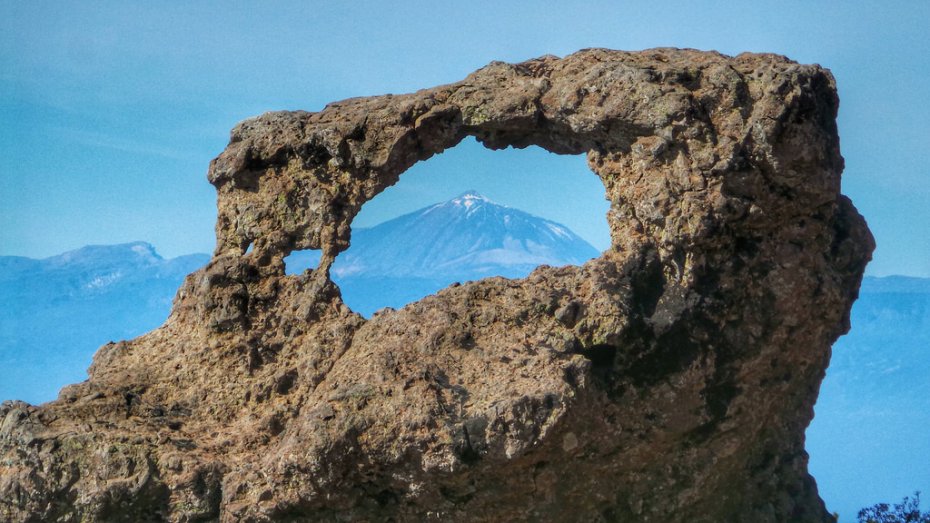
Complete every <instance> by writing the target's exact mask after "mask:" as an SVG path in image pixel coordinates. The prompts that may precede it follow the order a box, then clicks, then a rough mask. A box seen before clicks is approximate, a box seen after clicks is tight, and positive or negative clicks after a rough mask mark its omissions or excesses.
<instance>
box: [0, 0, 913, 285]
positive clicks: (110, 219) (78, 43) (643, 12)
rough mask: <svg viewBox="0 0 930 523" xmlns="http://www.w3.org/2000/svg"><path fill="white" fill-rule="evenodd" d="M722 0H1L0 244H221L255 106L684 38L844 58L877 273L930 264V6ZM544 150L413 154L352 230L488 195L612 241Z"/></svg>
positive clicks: (52, 248)
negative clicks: (218, 185)
mask: <svg viewBox="0 0 930 523" xmlns="http://www.w3.org/2000/svg"><path fill="white" fill-rule="evenodd" d="M725 4H727V3H725V2H719V1H689V2H662V1H656V0H651V1H641V2H622V1H610V2H608V1H585V2H571V1H558V2H555V1H553V2H525V1H514V2H436V1H434V0H433V1H413V2H402V3H401V2H367V1H352V2H326V3H323V2H276V1H268V2H260V3H257V2H252V3H245V2H241V3H238V5H237V4H236V3H232V4H230V3H227V2H223V3H210V2H197V3H192V2H125V1H119V2H96V1H95V2H70V3H66V2H43V1H36V0H31V1H28V2H18V1H12V0H0V155H2V158H3V159H2V162H0V254H15V255H26V256H32V257H43V256H49V255H52V254H56V253H60V252H63V251H65V250H68V249H72V248H76V247H79V246H82V245H85V244H89V243H118V242H124V241H132V240H145V241H149V242H151V243H153V244H154V245H155V246H156V247H157V248H158V249H159V251H160V252H161V253H163V254H164V255H166V256H175V255H179V254H184V253H189V252H208V251H210V250H212V247H213V220H214V217H215V210H214V206H215V195H214V192H213V188H212V187H211V186H210V185H209V184H208V183H207V182H206V180H205V173H206V169H207V165H208V162H209V161H210V159H211V158H213V157H214V156H216V155H217V154H218V153H219V152H220V151H222V149H223V148H224V146H225V145H226V141H227V139H228V132H229V129H230V128H231V127H232V126H233V125H234V124H235V123H236V122H238V121H240V120H242V119H244V118H247V117H249V116H253V115H256V114H259V113H262V112H264V111H268V110H278V109H305V110H318V109H320V108H322V107H323V106H324V105H325V104H326V103H327V102H330V101H334V100H337V99H342V98H347V97H350V96H361V95H376V94H382V93H389V92H390V93H402V92H409V91H412V90H416V89H419V88H423V87H430V86H434V85H438V84H442V83H447V82H453V81H456V80H459V79H461V78H463V77H464V76H465V75H466V74H468V73H469V72H471V71H473V70H474V69H477V68H479V67H481V66H483V65H485V64H487V63H488V62H490V61H492V60H505V61H519V60H524V59H527V58H532V57H536V56H539V55H543V54H547V53H551V54H556V55H565V54H568V53H571V52H573V51H575V50H578V49H580V48H584V47H610V48H617V49H631V50H632V49H642V48H648V47H656V46H676V47H694V48H700V49H716V50H719V51H721V52H724V53H727V54H736V53H739V52H742V51H767V52H776V53H782V54H786V55H788V56H789V57H791V58H793V59H796V60H798V61H800V62H806V63H813V62H816V63H820V64H822V65H824V66H827V67H829V68H831V69H832V70H833V72H834V74H835V75H836V77H837V80H838V82H839V89H840V96H841V99H842V103H841V109H840V111H841V112H840V132H841V136H842V147H843V154H844V156H845V157H846V160H847V168H846V174H845V179H844V191H845V192H846V193H847V194H848V195H850V196H851V197H852V198H853V201H854V202H855V203H856V205H857V206H858V207H859V209H860V210H861V211H862V212H863V214H864V215H865V216H866V218H867V219H868V221H869V224H870V226H871V227H872V230H873V231H874V233H875V235H876V237H877V240H878V245H879V248H878V251H877V252H876V257H875V261H874V262H873V263H872V265H871V266H870V268H869V271H870V273H872V274H875V275H884V274H891V273H899V274H911V275H922V276H930V235H928V233H927V230H928V226H930V182H928V180H927V176H928V174H930V167H928V166H927V162H926V161H925V159H924V158H923V156H924V154H926V152H927V148H928V147H927V146H928V145H930V143H928V142H930V102H928V93H930V75H928V74H927V73H928V71H930V37H928V36H926V27H927V26H928V24H930V2H923V1H918V0H914V1H910V2H900V1H899V2H894V1H890V2H889V1H883V2H877V1H868V2H866V1H861V2H855V1H845V2H816V1H811V0H804V1H780V2H740V3H739V6H738V7H734V6H732V5H725ZM734 4H735V3H734ZM549 156H551V155H548V153H545V152H543V151H539V150H536V151H533V150H526V151H511V152H508V153H505V154H504V155H503V156H495V153H492V152H490V151H485V150H483V149H482V148H481V147H478V146H475V145H474V144H465V145H464V146H463V147H459V148H456V149H455V150H453V151H450V152H447V153H446V154H444V155H442V156H440V157H438V158H436V159H435V160H432V161H431V162H428V163H425V164H423V165H422V166H417V169H419V170H429V169H431V170H432V172H434V173H435V174H433V175H426V174H422V175H421V174H418V175H416V176H414V174H413V173H410V176H407V177H405V178H404V179H402V182H401V185H399V186H398V187H397V189H396V190H392V193H386V194H385V195H384V196H385V198H384V201H383V202H382V201H380V200H375V201H374V202H372V203H371V204H369V205H370V206H371V207H372V208H371V209H370V210H369V209H368V208H366V209H365V211H364V212H365V215H363V216H361V217H360V220H361V221H360V222H359V224H360V225H365V224H368V225H370V224H373V223H374V222H377V221H379V220H382V219H385V218H388V217H390V216H391V215H393V214H399V213H400V212H403V211H406V210H411V208H415V207H417V206H423V205H426V204H428V203H431V202H433V201H438V200H441V199H444V198H448V197H452V196H454V195H455V194H458V193H460V192H462V191H464V190H466V189H470V188H475V189H477V190H479V191H481V192H484V193H486V194H487V196H489V197H491V198H492V199H495V200H497V201H500V202H501V203H505V204H508V205H513V206H516V207H521V208H524V209H526V210H528V211H530V212H534V213H536V214H542V215H544V216H546V217H548V218H551V219H555V220H556V221H560V222H562V223H565V224H566V225H569V226H570V227H572V228H573V229H575V230H576V231H577V232H578V233H579V234H581V235H582V236H585V237H586V238H588V239H589V240H590V241H591V242H592V243H594V244H595V245H596V246H598V247H603V246H604V244H605V243H606V236H605V232H604V229H603V227H604V226H603V222H602V216H603V209H604V208H605V207H603V206H602V207H597V206H592V205H590V204H589V203H588V202H590V201H591V198H590V197H589V196H587V195H588V194H596V195H598V196H597V198H599V197H600V196H599V195H600V194H601V193H600V191H601V190H600V188H599V186H598V185H597V180H596V178H594V177H593V175H591V176H587V177H586V173H585V172H584V163H583V160H582V159H580V158H558V159H556V161H548V160H547V158H548V157H549ZM444 157H446V158H444ZM471 166H474V167H473V168H472V167H471ZM489 166H494V168H495V169H504V168H508V169H511V170H513V171H519V172H516V173H510V174H507V175H506V176H504V175H497V174H495V173H493V172H490V171H489V170H488V169H490V167H489ZM456 169H457V170H456ZM481 169H485V174H484V175H475V176H473V177H472V176H471V175H468V173H469V172H471V171H478V170H481ZM562 170H572V171H573V172H575V173H576V174H572V177H573V178H572V180H580V181H579V182H578V191H580V192H578V194H577V195H574V196H572V197H568V198H567V197H565V195H566V194H567V193H568V191H567V189H566V187H571V188H573V189H574V188H575V182H574V181H572V182H570V183H568V182H561V181H559V178H558V175H559V172H560V171H562ZM424 172H425V171H424ZM462 173H465V174H466V175H468V176H465V177H463V175H462ZM514 176H524V177H525V179H526V180H529V181H530V182H531V183H530V184H529V185H526V184H523V183H522V181H521V182H520V184H521V185H522V186H523V187H529V190H516V189H515V187H517V186H518V184H515V183H514ZM466 178H467V179H466ZM553 180H555V181H554V182H553ZM592 180H593V181H592ZM534 181H535V183H533V182H534ZM391 194H393V196H392V195H391ZM412 194H420V195H422V197H423V199H422V200H420V201H412V200H411V199H410V198H408V197H409V196H410V195H412ZM572 194H574V193H572ZM404 202H407V203H406V205H407V206H408V207H407V208H404V205H405V203H404ZM547 211H548V212H547ZM582 216H584V218H582ZM592 216H593V218H591V217H592Z"/></svg>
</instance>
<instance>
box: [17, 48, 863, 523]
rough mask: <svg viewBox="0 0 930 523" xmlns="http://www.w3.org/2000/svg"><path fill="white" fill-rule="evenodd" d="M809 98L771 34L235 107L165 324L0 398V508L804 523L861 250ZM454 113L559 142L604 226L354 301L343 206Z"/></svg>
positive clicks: (448, 136) (814, 75)
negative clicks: (814, 450)
mask: <svg viewBox="0 0 930 523" xmlns="http://www.w3.org/2000/svg"><path fill="white" fill-rule="evenodd" d="M837 105H838V102H837V96H836V92H835V85H834V81H833V78H832V76H831V75H830V74H829V72H828V71H826V70H824V69H822V68H820V67H819V66H807V65H799V64H796V63H794V62H791V61H789V60H787V59H785V58H783V57H780V56H774V55H750V54H745V55H740V56H737V57H735V58H733V57H727V56H723V55H719V54H716V53H705V52H698V51H692V50H674V49H656V50H650V51H643V52H638V53H627V52H617V51H607V50H599V49H592V50H585V51H581V52H578V53H576V54H573V55H571V56H568V57H566V58H563V59H559V58H556V57H551V56H546V57H542V58H539V59H536V60H530V61H528V62H524V63H519V64H505V63H492V64H490V65H489V66H487V67H485V68H483V69H481V70H479V71H477V72H475V73H473V74H472V75H470V76H469V77H468V78H466V79H465V80H463V81H461V82H458V83H455V84H451V85H446V86H441V87H437V88H433V89H428V90H424V91H419V92H417V93H414V94H408V95H401V96H391V95H387V96H379V97H372V98H357V99H351V100H345V101H342V102H338V103H334V104H332V105H329V106H327V107H326V108H325V109H324V110H322V111H320V112H318V113H305V112H287V113H285V112H281V113H269V114H265V115H263V116H261V117H258V118H255V119H251V120H248V121H245V122H243V123H241V124H239V125H238V126H237V127H236V128H235V129H234V130H233V132H232V137H231V140H230V143H229V146H228V147H227V149H226V150H225V151H224V152H223V153H222V154H221V155H220V156H219V157H218V158H216V159H215V160H214V161H213V162H212V164H211V165H210V171H209V180H210V181H211V182H212V183H213V184H214V185H215V186H216V189H217V192H218V195H219V197H218V206H219V214H218V220H217V226H216V233H217V247H216V251H215V253H214V255H213V259H212V260H211V262H210V263H209V264H208V265H207V266H206V267H205V268H204V269H202V270H200V271H198V272H196V273H194V274H191V275H190V276H189V277H188V278H187V280H186V281H185V283H184V285H183V286H182V288H181V289H180V291H179V292H178V295H177V298H176V300H175V304H174V309H173V312H172V314H171V316H170V318H169V319H168V321H167V323H166V324H165V325H164V326H163V327H161V328H159V329H157V330H155V331H153V332H151V333H149V334H146V335H144V336H142V337H140V338H137V339H135V340H132V341H127V342H120V343H115V344H109V345H106V346H104V347H103V348H101V349H100V351H99V352H98V353H97V355H96V357H95V359H94V363H93V365H92V367H91V368H90V379H89V380H87V381H86V382H84V383H81V384H77V385H72V386H69V387H67V388H65V389H64V390H63V391H62V392H61V394H60V397H59V399H58V400H57V401H55V402H52V403H49V404H46V405H42V406H38V407H34V406H30V405H26V404H24V403H6V404H4V405H3V407H2V410H0V419H2V420H3V421H2V426H0V500H2V502H0V519H3V520H11V521H146V520H169V521H207V520H221V521H303V520H306V521H422V520H436V521H662V522H675V521H682V522H683V521H688V522H718V521H754V522H764V521H788V520H790V521H830V520H831V517H830V516H829V515H828V513H827V512H826V510H825V509H824V506H823V503H822V502H821V500H820V498H819V497H818V495H817V489H816V485H815V483H814V481H813V479H812V478H811V477H810V476H809V475H808V473H807V467H806V463H807V456H806V454H805V452H804V428H805V427H806V426H807V424H808V423H809V422H810V420H811V417H812V415H813V412H812V405H813V403H814V401H815V399H816V396H817V390H818V387H819V384H820V381H821V379H822V377H823V375H824V369H825V368H826V366H827V363H828V361H829V358H830V346H831V344H832V343H833V341H834V340H835V339H836V338H837V337H838V336H839V335H840V334H842V333H843V332H845V330H846V329H847V328H848V314H849V309H850V305H851V303H852V301H853V300H854V299H855V297H856V293H857V288H858V285H859V282H860V278H861V275H862V271H863V268H864V266H865V263H866V262H867V260H868V259H869V256H870V252H871V249H872V247H873V242H872V239H871V236H870V234H869V232H868V229H867V228H866V226H865V222H864V221H863V219H862V218H861V217H860V216H859V214H858V213H857V212H856V210H855V208H854V207H853V206H852V204H851V203H850V202H849V200H847V199H846V198H845V197H843V196H841V195H840V194H839V190H840V173H841V171H842V168H843V159H842V157H841V156H840V152H839V142H838V138H837V133H836V125H835V117H836V111H837ZM466 136H474V137H476V138H477V139H478V140H479V141H481V142H482V143H483V144H485V145H486V146H487V147H490V148H492V149H497V148H503V147H507V146H513V147H526V146H529V145H537V146H540V147H543V148H545V149H547V150H549V151H552V152H555V153H568V154H578V153H587V155H588V164H589V165H590V167H591V169H592V170H593V171H594V172H595V173H596V174H597V175H598V176H599V177H600V178H601V180H602V181H603V182H604V186H605V189H606V195H607V198H608V199H609V200H610V202H611V210H610V212H609V214H608V216H607V220H608V222H609V225H610V229H611V234H612V243H613V244H612V247H611V248H610V249H609V250H608V251H607V252H604V253H603V255H602V256H601V257H600V258H598V259H595V260H592V261H591V262H588V263H586V264H585V265H584V266H581V267H577V266H569V267H562V268H552V267H540V268H539V269H537V270H536V271H534V272H533V273H532V274H531V275H530V276H529V277H527V278H525V279H522V280H506V279H502V278H490V279H487V280H482V281H477V282H469V283H466V284H463V285H458V286H453V287H450V288H447V289H445V290H443V291H441V292H439V293H438V294H436V295H434V296H430V297H427V298H425V299H423V300H421V301H419V302H417V303H414V304H411V305H409V306H407V307H405V308H403V309H402V310H386V311H383V312H380V313H378V314H376V315H375V316H373V317H372V318H371V319H370V320H365V319H363V318H362V317H360V316H359V315H357V314H355V313H353V312H352V311H351V310H349V309H348V308H347V307H346V306H345V305H344V304H343V303H342V301H341V299H340V293H339V289H338V288H337V287H336V286H335V285H334V284H333V283H332V282H331V281H330V279H329V275H328V271H329V266H330V265H331V263H332V261H333V260H334V259H335V257H336V256H337V255H338V254H339V253H340V252H341V251H343V250H345V249H346V248H347V246H348V245H349V242H350V240H351V228H350V225H351V222H352V219H353V217H354V216H355V215H356V213H357V212H358V211H359V209H360V208H361V206H362V204H364V203H365V202H366V201H368V200H370V199H372V198H374V197H375V196H376V195H377V194H378V193H379V192H380V191H382V190H383V189H384V188H386V187H388V186H390V185H391V184H393V183H395V182H396V181H397V180H398V177H399V176H401V173H403V172H404V170H405V169H407V168H409V167H410V166H411V165H413V164H414V163H415V162H418V161H421V160H425V159H427V158H429V157H430V156H432V155H433V154H436V153H439V152H442V151H443V150H445V149H447V148H450V147H453V146H455V145H456V144H457V143H458V142H459V141H460V140H462V139H463V138H464V137H466ZM501 175H502V176H504V175H505V174H503V173H502V174H501ZM250 247H251V249H250ZM295 249H322V251H323V261H322V262H321V265H320V267H319V268H318V269H317V270H315V271H313V272H312V273H305V274H304V275H301V276H286V275H285V272H284V264H283V261H282V259H283V258H284V256H286V255H287V254H288V253H290V252H291V251H292V250H295Z"/></svg>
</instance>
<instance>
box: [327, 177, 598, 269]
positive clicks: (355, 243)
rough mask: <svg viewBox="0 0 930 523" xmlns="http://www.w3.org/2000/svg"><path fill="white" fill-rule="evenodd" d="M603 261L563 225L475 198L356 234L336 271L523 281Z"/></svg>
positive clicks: (447, 203) (444, 204) (470, 194)
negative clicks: (545, 271)
mask: <svg viewBox="0 0 930 523" xmlns="http://www.w3.org/2000/svg"><path fill="white" fill-rule="evenodd" d="M597 255H598V252H597V250H596V249H594V248H593V247H592V246H591V245H590V244H588V243H587V242H586V241H584V240H583V239H581V238H580V237H579V236H577V235H576V234H575V233H573V232H571V230H569V229H568V228H567V227H565V226H564V225H561V224H558V223H555V222H552V221H550V220H546V219H544V218H540V217H538V216H533V215H531V214H529V213H527V212H524V211H521V210H519V209H515V208H512V207H507V206H504V205H500V204H498V203H495V202H493V201H491V200H490V199H489V198H487V197H485V196H483V195H481V194H480V193H478V192H477V191H466V192H464V193H462V194H460V195H458V196H456V197H455V198H452V199H450V200H447V201H445V202H440V203H437V204H434V205H431V206H429V207H426V208H423V209H420V210H419V211H415V212H412V213H410V214H407V215H404V216H400V217H398V218H395V219H393V220H389V221H387V222H384V223H382V224H380V225H377V226H375V227H372V228H370V229H358V230H356V231H355V232H354V234H353V238H352V248H350V249H349V250H348V251H347V252H345V253H343V254H342V255H340V257H339V258H337V259H336V263H335V265H334V266H333V272H334V274H335V275H336V276H337V277H340V276H342V277H347V276H350V275H362V274H364V275H367V276H377V275H381V276H391V277H429V278H447V277H448V278H458V279H477V278H481V277H485V276H490V275H494V274H497V275H502V276H510V277H521V276H525V275H526V274H528V273H529V272H530V271H531V270H532V269H533V268H535V267H536V266H538V265H543V264H545V265H553V266H558V265H575V264H581V263H584V262H585V261H587V260H589V259H591V258H594V257H596V256H597Z"/></svg>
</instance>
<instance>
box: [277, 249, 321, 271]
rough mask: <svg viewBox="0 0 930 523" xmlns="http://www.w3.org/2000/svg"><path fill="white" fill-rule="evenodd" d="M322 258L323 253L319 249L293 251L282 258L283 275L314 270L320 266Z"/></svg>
mask: <svg viewBox="0 0 930 523" xmlns="http://www.w3.org/2000/svg"><path fill="white" fill-rule="evenodd" d="M322 256H323V251H321V250H319V249H307V250H304V251H293V252H291V253H290V254H289V255H287V256H286V257H285V258H284V274H288V275H297V274H303V273H304V272H305V271H308V270H309V271H312V270H315V269H316V268H317V267H319V266H320V258H321V257H322Z"/></svg>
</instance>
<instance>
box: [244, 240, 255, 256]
mask: <svg viewBox="0 0 930 523" xmlns="http://www.w3.org/2000/svg"><path fill="white" fill-rule="evenodd" d="M254 247H255V244H254V243H252V242H249V246H248V247H246V248H245V253H246V254H252V249H253V248H254Z"/></svg>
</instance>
